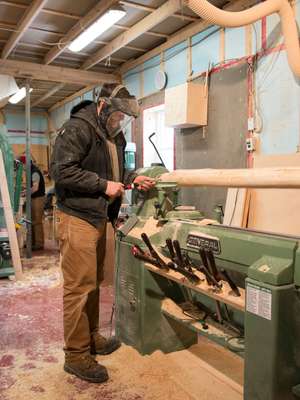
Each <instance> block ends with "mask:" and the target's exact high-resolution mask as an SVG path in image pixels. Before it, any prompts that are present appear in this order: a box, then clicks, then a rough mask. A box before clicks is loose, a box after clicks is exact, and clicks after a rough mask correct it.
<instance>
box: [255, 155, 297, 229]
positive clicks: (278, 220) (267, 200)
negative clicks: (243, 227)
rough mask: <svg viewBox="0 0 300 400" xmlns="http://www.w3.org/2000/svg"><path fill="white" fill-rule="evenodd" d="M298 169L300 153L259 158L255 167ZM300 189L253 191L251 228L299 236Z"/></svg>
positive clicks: (256, 159) (256, 158)
mask: <svg viewBox="0 0 300 400" xmlns="http://www.w3.org/2000/svg"><path fill="white" fill-rule="evenodd" d="M277 166H278V167H296V166H297V167H299V166H300V154H299V153H295V154H288V155H272V156H263V155H261V156H256V157H254V167H256V168H263V167H277ZM299 204H300V190H299V189H255V190H254V189H253V190H251V201H250V213H249V222H248V227H249V228H253V229H258V230H264V231H269V232H274V233H283V234H291V235H297V236H300V214H299Z"/></svg>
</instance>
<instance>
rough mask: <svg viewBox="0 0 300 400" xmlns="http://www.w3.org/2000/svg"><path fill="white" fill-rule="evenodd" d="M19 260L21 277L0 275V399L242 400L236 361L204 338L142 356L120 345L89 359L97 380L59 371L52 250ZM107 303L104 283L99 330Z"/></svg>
mask: <svg viewBox="0 0 300 400" xmlns="http://www.w3.org/2000/svg"><path fill="white" fill-rule="evenodd" d="M23 265H24V280H22V281H19V282H15V281H11V280H8V279H0V400H24V399H26V400H75V399H79V398H80V400H90V399H91V400H92V399H93V400H94V399H96V400H97V399H98V400H100V399H101V400H141V399H143V400H168V399H172V400H198V399H199V400H200V399H201V400H242V394H241V391H242V386H241V384H242V375H243V364H242V361H241V360H240V358H239V357H237V356H235V355H232V354H231V353H229V352H228V351H226V350H224V349H223V348H220V347H219V346H216V345H211V344H210V343H209V344H208V343H207V342H205V341H202V342H201V345H196V346H193V347H192V348H190V349H187V350H183V351H180V352H176V353H171V354H163V353H161V352H158V351H157V352H155V353H153V354H152V355H151V356H144V357H143V356H141V355H140V354H138V353H137V352H136V351H135V350H134V349H132V348H131V347H128V346H124V345H123V346H122V347H121V349H119V350H118V351H116V352H115V353H113V354H111V355H110V356H106V357H104V356H102V357H97V359H98V361H99V362H100V363H101V364H103V365H105V366H106V367H107V369H108V371H109V375H110V379H109V381H108V382H107V383H105V384H101V385H97V384H91V383H87V382H84V381H81V380H80V379H78V378H76V377H74V376H71V375H69V374H67V373H65V372H64V371H63V362H64V355H63V351H62V347H63V329H62V288H61V272H60V269H59V257H58V253H57V251H55V250H52V251H47V252H42V253H41V252H40V253H35V255H34V257H33V258H32V259H31V260H26V259H25V260H24V261H23ZM112 303H113V289H112V287H111V286H106V287H103V288H101V301H100V309H101V316H100V321H101V322H100V325H101V328H102V333H104V334H105V335H109V333H110V318H111V307H112Z"/></svg>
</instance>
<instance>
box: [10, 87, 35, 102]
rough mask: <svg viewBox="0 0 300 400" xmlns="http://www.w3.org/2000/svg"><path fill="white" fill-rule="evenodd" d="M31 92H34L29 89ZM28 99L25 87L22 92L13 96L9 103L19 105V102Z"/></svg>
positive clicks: (19, 91)
mask: <svg viewBox="0 0 300 400" xmlns="http://www.w3.org/2000/svg"><path fill="white" fill-rule="evenodd" d="M29 92H32V88H30V89H29ZM24 97H26V87H25V86H23V87H22V88H21V89H20V90H18V91H17V93H15V94H14V95H13V96H11V97H10V98H9V100H8V101H9V102H10V103H11V104H17V103H19V101H21V100H23V99H24Z"/></svg>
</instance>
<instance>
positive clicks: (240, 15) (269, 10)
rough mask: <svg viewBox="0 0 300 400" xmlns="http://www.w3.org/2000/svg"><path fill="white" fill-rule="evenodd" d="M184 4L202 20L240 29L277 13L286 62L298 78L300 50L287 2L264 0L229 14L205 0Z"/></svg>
mask: <svg viewBox="0 0 300 400" xmlns="http://www.w3.org/2000/svg"><path fill="white" fill-rule="evenodd" d="M184 3H185V4H186V5H187V6H188V7H189V8H191V9H192V10H193V11H194V12H195V13H196V14H198V15H200V17H201V18H203V19H204V20H206V21H208V22H211V23H212V24H215V25H220V26H224V27H229V28H230V27H231V28H233V27H240V26H244V25H249V24H252V23H254V22H256V21H258V20H259V19H261V18H263V17H265V16H267V15H270V14H273V13H277V14H278V15H279V17H280V20H281V27H282V34H283V37H284V42H285V47H286V52H287V57H288V62H289V65H290V68H291V70H292V71H293V73H294V74H295V75H296V76H299V77H300V48H299V39H298V30H297V25H296V20H295V17H294V13H293V9H292V7H291V5H290V4H289V2H288V0H266V1H265V2H263V3H260V4H258V5H256V6H253V7H251V8H249V9H248V10H244V11H237V12H230V11H224V10H221V9H220V8H217V7H215V6H214V5H212V4H211V3H209V2H208V1H207V0H184Z"/></svg>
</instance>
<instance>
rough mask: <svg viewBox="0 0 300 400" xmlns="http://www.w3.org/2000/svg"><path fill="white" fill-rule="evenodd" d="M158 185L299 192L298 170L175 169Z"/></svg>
mask: <svg viewBox="0 0 300 400" xmlns="http://www.w3.org/2000/svg"><path fill="white" fill-rule="evenodd" d="M158 181H160V182H176V183H177V185H178V186H180V187H197V186H223V187H234V188H237V187H243V188H264V189H267V188H284V189H299V188H300V167H299V168H298V167H285V168H283V167H273V168H249V169H178V170H175V171H172V172H166V173H164V174H162V175H161V176H160V177H159V179H158Z"/></svg>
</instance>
